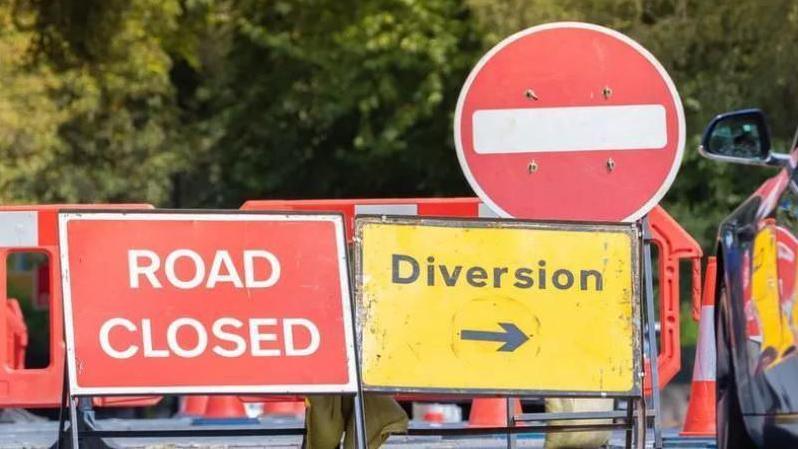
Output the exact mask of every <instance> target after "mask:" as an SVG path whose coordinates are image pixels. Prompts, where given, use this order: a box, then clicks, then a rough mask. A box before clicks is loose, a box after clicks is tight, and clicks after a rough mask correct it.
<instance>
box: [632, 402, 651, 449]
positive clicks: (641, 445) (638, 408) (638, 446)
mask: <svg viewBox="0 0 798 449" xmlns="http://www.w3.org/2000/svg"><path fill="white" fill-rule="evenodd" d="M634 404H635V406H634V408H635V414H636V415H637V418H636V419H635V428H636V431H635V434H636V436H635V449H645V448H646V427H647V426H648V424H647V423H646V421H647V418H646V401H645V400H644V399H643V398H638V399H635V400H634Z"/></svg>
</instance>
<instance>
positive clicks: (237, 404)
mask: <svg viewBox="0 0 798 449" xmlns="http://www.w3.org/2000/svg"><path fill="white" fill-rule="evenodd" d="M257 422H258V420H257V419H254V418H250V417H248V416H247V411H246V410H245V409H244V403H243V402H241V399H239V398H238V396H229V395H219V396H209V397H208V403H207V405H206V407H205V412H204V413H203V414H202V417H201V418H194V420H193V421H191V424H193V425H195V426H209V425H210V426H213V425H225V424H227V425H246V424H256V423H257Z"/></svg>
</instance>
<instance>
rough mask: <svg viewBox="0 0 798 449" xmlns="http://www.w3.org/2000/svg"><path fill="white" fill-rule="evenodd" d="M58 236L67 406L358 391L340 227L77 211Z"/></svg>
mask: <svg viewBox="0 0 798 449" xmlns="http://www.w3.org/2000/svg"><path fill="white" fill-rule="evenodd" d="M59 232H60V239H61V267H62V274H63V287H64V288H63V297H64V313H65V321H66V342H67V353H68V358H67V361H68V364H69V372H70V391H71V393H72V394H74V395H81V394H83V395H90V394H108V395H112V394H138V393H219V392H229V393H252V392H257V393H260V392H262V393H292V392H293V393H313V392H337V393H353V392H356V391H357V378H356V372H355V369H356V365H355V358H354V346H353V342H354V332H353V326H352V319H351V318H352V315H351V313H352V310H351V307H350V300H349V298H350V296H349V295H350V293H349V285H348V282H349V281H348V271H347V263H346V247H345V243H344V233H343V220H342V217H341V216H340V215H331V214H312V215H310V214H304V215H303V214H288V215H286V214H265V213H247V212H236V213H176V212H165V211H162V212H157V211H156V212H113V213H111V212H85V211H80V212H78V211H71V212H63V213H61V214H59ZM309 236H312V238H309Z"/></svg>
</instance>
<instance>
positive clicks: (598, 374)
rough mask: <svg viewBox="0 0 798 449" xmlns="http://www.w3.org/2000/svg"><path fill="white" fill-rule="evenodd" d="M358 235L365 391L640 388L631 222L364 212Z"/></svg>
mask: <svg viewBox="0 0 798 449" xmlns="http://www.w3.org/2000/svg"><path fill="white" fill-rule="evenodd" d="M499 226H501V227H499ZM356 232H357V237H358V238H357V239H356V240H355V242H356V245H358V247H357V251H356V254H357V258H358V259H357V262H358V263H357V266H358V282H359V283H360V285H359V287H360V288H359V289H358V299H357V307H358V316H359V317H360V318H361V320H360V322H359V323H358V326H359V329H360V336H361V346H360V350H361V351H362V357H361V361H362V362H361V363H362V367H361V372H362V376H363V384H364V389H367V390H374V391H421V392H425V391H429V392H438V393H451V392H453V391H456V392H466V391H475V392H490V393H497V394H501V393H510V392H527V393H532V394H534V393H535V392H547V393H552V394H553V393H566V394H572V393H574V392H578V393H580V394H584V395H586V396H590V395H595V396H600V395H602V394H616V395H624V394H627V395H628V394H632V393H633V392H635V390H636V389H637V388H638V386H639V385H638V376H637V374H636V373H638V372H639V369H638V368H639V348H640V345H639V333H638V329H639V318H637V317H638V310H637V304H638V303H639V297H638V289H637V284H636V277H637V276H636V273H637V272H638V271H637V270H638V266H639V265H638V256H639V251H638V248H639V234H638V232H637V231H636V229H635V228H634V227H633V226H631V225H621V224H607V225H584V224H544V223H537V222H536V223H530V222H526V223H525V222H518V221H513V222H491V221H467V220H455V219H415V218H390V217H388V218H383V217H380V218H374V217H370V218H369V217H366V218H358V219H357V225H356ZM430 242H435V244H434V245H430Z"/></svg>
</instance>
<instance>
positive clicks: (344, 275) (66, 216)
mask: <svg viewBox="0 0 798 449" xmlns="http://www.w3.org/2000/svg"><path fill="white" fill-rule="evenodd" d="M91 220H94V221H102V220H113V221H129V220H143V221H298V222H299V221H326V222H332V223H333V224H334V226H335V234H336V248H337V250H338V266H339V270H338V271H339V280H340V285H341V306H342V309H341V311H342V313H343V315H344V316H343V318H344V329H343V330H344V334H345V343H346V358H347V374H348V376H349V382H347V383H345V384H312V385H299V384H292V385H261V386H257V385H203V386H177V387H168V386H140V387H81V386H80V385H78V381H77V375H76V373H77V370H76V368H77V363H76V359H75V336H74V333H73V321H72V318H73V317H72V291H71V283H70V271H69V240H68V239H67V233H68V232H67V225H68V224H69V222H70V221H91ZM58 235H59V239H60V245H59V251H60V259H61V283H62V293H61V294H62V296H63V301H64V324H65V326H64V331H65V333H66V347H67V364H68V367H69V388H70V394H71V395H73V396H93V395H142V394H185V393H198V394H208V393H237V394H249V393H275V394H303V393H347V394H353V393H357V391H358V388H357V379H358V373H357V366H356V363H355V360H356V358H355V356H356V355H355V346H354V332H355V331H354V326H353V321H352V320H353V316H352V310H353V309H352V305H351V298H352V295H351V291H350V287H349V272H348V266H349V265H348V264H347V256H346V254H347V251H346V240H345V237H344V224H343V217H342V216H341V215H332V214H273V213H257V212H255V213H253V212H244V213H170V212H150V213H141V212H68V213H59V215H58Z"/></svg>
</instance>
